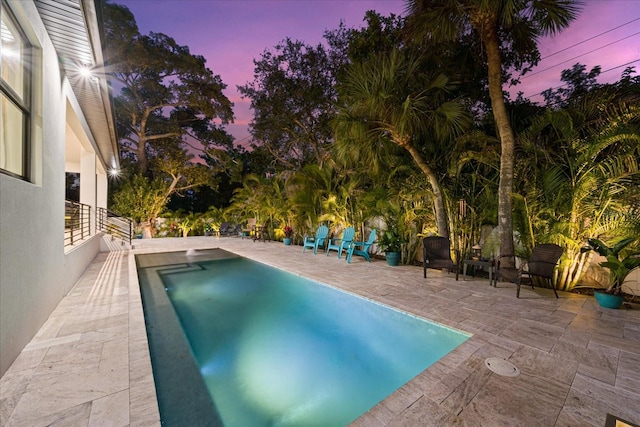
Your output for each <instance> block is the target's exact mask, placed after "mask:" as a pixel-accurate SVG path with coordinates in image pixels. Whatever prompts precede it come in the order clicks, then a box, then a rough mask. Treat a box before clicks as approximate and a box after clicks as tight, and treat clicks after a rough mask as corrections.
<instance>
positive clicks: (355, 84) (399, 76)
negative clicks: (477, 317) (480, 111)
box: [335, 49, 469, 237]
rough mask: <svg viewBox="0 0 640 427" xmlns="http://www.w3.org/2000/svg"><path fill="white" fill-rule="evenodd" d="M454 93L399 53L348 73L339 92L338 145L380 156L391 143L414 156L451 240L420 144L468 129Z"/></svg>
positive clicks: (416, 61)
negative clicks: (449, 96) (428, 137)
mask: <svg viewBox="0 0 640 427" xmlns="http://www.w3.org/2000/svg"><path fill="white" fill-rule="evenodd" d="M451 87H452V84H451V82H450V81H449V79H448V78H447V77H446V76H445V75H443V74H432V75H429V74H428V73H426V72H425V71H424V67H423V64H422V63H421V61H420V59H419V58H417V57H411V56H409V55H406V54H404V53H403V52H401V51H399V50H397V49H396V50H393V51H392V52H391V53H385V54H379V55H373V56H372V57H371V58H369V59H368V60H367V61H364V62H358V63H354V64H353V65H352V66H351V67H350V68H349V69H348V70H347V72H346V75H345V79H344V81H343V82H342V84H341V85H340V87H339V91H340V95H341V102H342V103H343V107H342V108H341V109H340V111H339V113H338V116H337V118H336V121H335V129H336V144H357V146H358V147H359V148H362V149H363V150H364V151H371V150H373V151H376V150H384V149H385V148H384V144H385V143H386V142H387V141H390V142H392V143H393V144H395V145H397V146H398V147H400V148H402V149H404V150H406V151H407V152H408V153H409V154H410V155H411V157H412V159H413V161H414V162H415V164H416V165H417V166H418V167H419V168H420V170H421V171H422V173H423V174H424V175H425V176H426V177H427V180H428V182H429V184H430V186H431V190H432V192H433V202H434V210H435V214H436V224H437V227H438V234H440V235H441V236H446V237H448V235H449V233H448V229H447V216H446V210H445V203H444V195H443V192H442V188H441V186H440V183H439V179H438V175H437V174H436V172H435V170H434V167H433V165H432V164H430V163H429V161H427V159H426V158H425V157H424V156H423V155H422V153H421V151H420V148H419V146H418V141H419V140H420V139H421V138H424V137H425V135H427V134H428V133H432V134H433V135H434V136H435V138H436V139H438V140H440V141H442V140H446V139H447V138H449V137H450V136H452V135H454V134H456V133H459V132H461V131H462V130H463V129H464V128H465V127H466V125H467V124H468V118H469V116H468V114H467V113H466V111H465V109H464V106H463V104H462V103H461V102H460V101H459V100H455V99H454V100H448V99H447V94H448V91H449V89H451ZM363 155H364V157H365V158H369V157H372V156H371V155H370V153H365V154H363Z"/></svg>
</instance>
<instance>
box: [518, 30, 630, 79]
mask: <svg viewBox="0 0 640 427" xmlns="http://www.w3.org/2000/svg"><path fill="white" fill-rule="evenodd" d="M638 19H640V18H638ZM638 34H640V31H638V32H637V33H633V34H631V35H629V36H627V37H623V38H621V39H618V40H616V41H614V42H611V43H607V44H605V45H604V46H600V47H597V48H595V49H592V50H590V51H588V52H585V53H583V54H581V55H578V56H574V57H573V58H570V59H567V60H565V61H562V62H558V63H557V64H554V65H551V66H549V67H547V68H543V69H542V70H538V71H536V72H535V73H531V74H527V75H526V76H523V77H522V79H523V80H524V79H526V78H528V77H532V76H535V75H536V74H540V73H544V72H545V71H548V70H550V69H552V68H555V67H557V66H558V65H562V64H564V63H565V62H569V61H573V60H574V59H578V58H580V57H581V56H585V55H588V54H590V53H593V52H595V51H598V50H600V49H604V48H605V47H609V46H611V45H614V44H616V43H619V42H621V41H623V40H626V39H628V38H631V37H633V36H637V35H638ZM592 38H593V37H592ZM565 50H566V49H565ZM560 52H562V51H560ZM547 58H548V57H547Z"/></svg>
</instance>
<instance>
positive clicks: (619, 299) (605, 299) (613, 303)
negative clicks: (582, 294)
mask: <svg viewBox="0 0 640 427" xmlns="http://www.w3.org/2000/svg"><path fill="white" fill-rule="evenodd" d="M593 295H594V296H595V297H596V301H598V304H600V307H604V308H613V309H616V308H620V306H621V305H622V303H623V302H624V296H623V295H612V294H608V293H606V292H601V291H593Z"/></svg>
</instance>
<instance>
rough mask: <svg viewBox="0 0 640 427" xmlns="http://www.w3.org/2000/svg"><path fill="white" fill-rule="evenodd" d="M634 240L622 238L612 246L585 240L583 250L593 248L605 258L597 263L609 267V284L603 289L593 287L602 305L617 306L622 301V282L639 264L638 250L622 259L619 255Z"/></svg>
mask: <svg viewBox="0 0 640 427" xmlns="http://www.w3.org/2000/svg"><path fill="white" fill-rule="evenodd" d="M634 240H635V238H628V239H623V240H621V241H620V242H618V243H617V244H616V245H614V246H607V244H606V243H604V242H603V241H601V240H598V239H588V240H587V242H588V243H589V246H588V247H587V248H584V249H583V251H584V252H586V251H590V250H594V251H596V253H598V254H599V255H602V256H604V257H606V258H607V260H606V261H603V262H601V263H600V264H599V265H600V266H601V267H604V268H608V269H609V286H608V287H607V288H606V289H604V290H601V289H594V295H595V298H596V301H598V304H600V305H601V306H602V307H606V308H619V307H620V306H621V305H622V303H623V301H624V294H623V292H622V284H623V283H624V281H625V279H626V278H627V276H628V275H629V273H630V272H631V271H632V270H634V269H636V268H638V267H639V266H640V257H638V255H640V252H636V253H632V254H628V255H627V256H626V257H625V258H624V259H622V260H621V259H620V255H621V252H622V251H623V250H624V248H626V247H627V246H628V245H629V244H630V243H632V242H633V241H634Z"/></svg>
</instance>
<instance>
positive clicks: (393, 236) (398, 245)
mask: <svg viewBox="0 0 640 427" xmlns="http://www.w3.org/2000/svg"><path fill="white" fill-rule="evenodd" d="M388 227H389V226H388ZM404 242H405V241H404V239H403V238H402V236H401V235H400V233H399V232H398V229H397V228H392V227H389V228H387V230H385V231H384V232H383V233H382V236H381V237H380V240H379V241H378V246H379V247H380V250H381V251H382V252H398V253H400V252H401V251H402V244H403V243H404Z"/></svg>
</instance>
